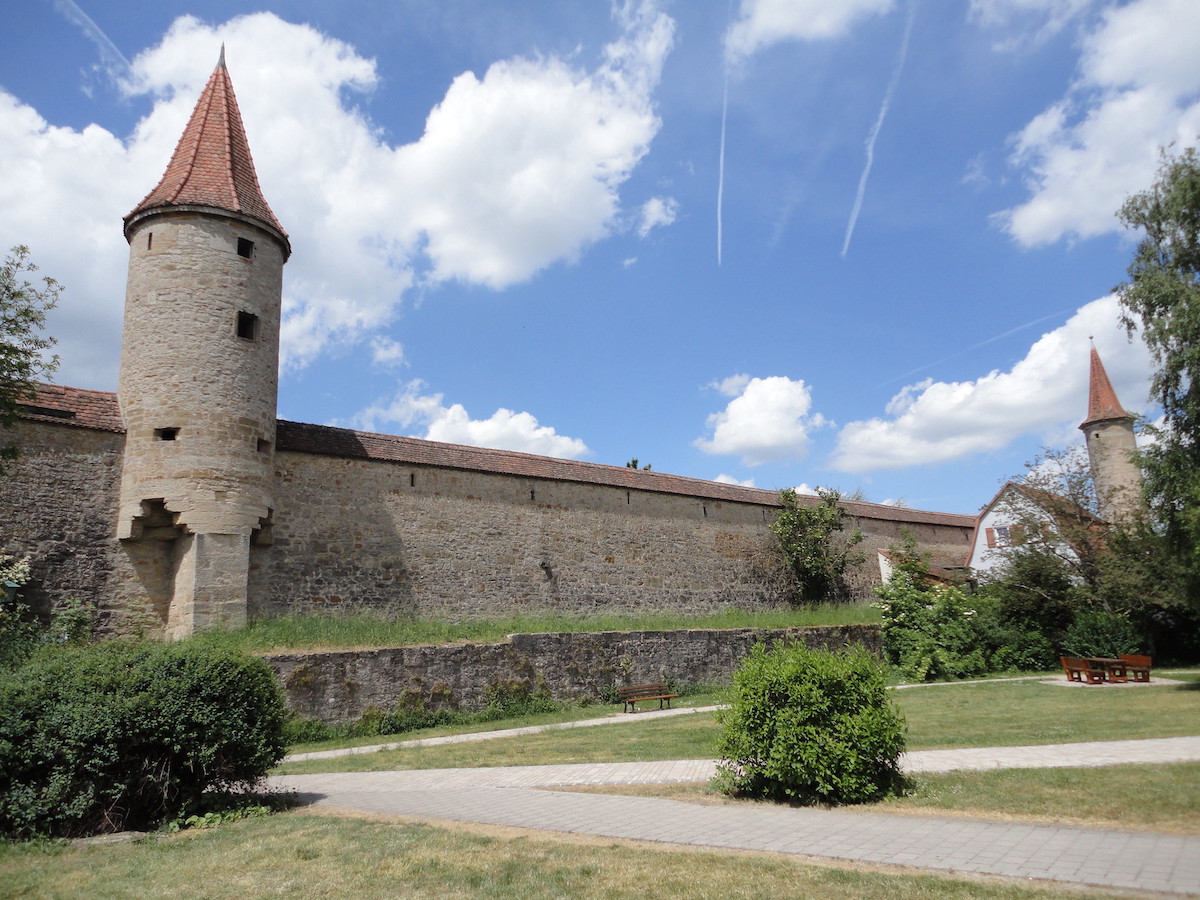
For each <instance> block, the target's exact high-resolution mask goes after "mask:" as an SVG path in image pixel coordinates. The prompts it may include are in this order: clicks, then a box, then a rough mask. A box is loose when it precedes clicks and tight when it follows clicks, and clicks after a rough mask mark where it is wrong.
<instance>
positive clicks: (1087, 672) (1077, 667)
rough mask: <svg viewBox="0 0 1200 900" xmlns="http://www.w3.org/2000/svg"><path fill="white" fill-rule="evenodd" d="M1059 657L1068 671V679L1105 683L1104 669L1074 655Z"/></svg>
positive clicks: (1064, 668)
mask: <svg viewBox="0 0 1200 900" xmlns="http://www.w3.org/2000/svg"><path fill="white" fill-rule="evenodd" d="M1059 659H1061V660H1062V667H1063V671H1064V672H1066V673H1067V681H1078V682H1080V683H1083V682H1084V681H1086V682H1087V683H1088V684H1104V669H1102V668H1100V667H1098V666H1095V665H1093V664H1092V663H1090V662H1088V661H1087V660H1086V659H1079V658H1078V657H1074V656H1061V657H1059Z"/></svg>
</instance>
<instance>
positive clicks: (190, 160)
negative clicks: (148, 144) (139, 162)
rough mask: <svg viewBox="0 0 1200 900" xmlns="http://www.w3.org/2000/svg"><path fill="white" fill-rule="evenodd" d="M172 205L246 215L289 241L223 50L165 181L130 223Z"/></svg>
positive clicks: (127, 220)
mask: <svg viewBox="0 0 1200 900" xmlns="http://www.w3.org/2000/svg"><path fill="white" fill-rule="evenodd" d="M171 206H208V207H213V208H215V209H224V210H228V211H230V212H236V213H242V214H243V215H246V216H251V217H253V218H255V219H259V220H260V221H262V222H265V223H266V224H268V225H270V226H271V227H272V228H274V229H275V230H276V231H278V232H279V233H280V235H282V236H283V237H284V239H285V241H286V238H287V233H286V232H285V231H284V230H283V226H282V225H280V224H279V220H278V219H276V218H275V213H273V212H271V207H270V206H268V205H267V200H266V198H265V197H263V193H262V189H261V188H260V187H259V186H258V175H257V174H256V173H255V171H254V160H253V159H252V158H251V156H250V144H249V142H248V141H247V140H246V130H245V128H244V127H243V126H242V115H241V113H240V112H239V111H238V105H237V98H236V97H234V95H233V82H232V81H230V79H229V70H228V69H226V68H225V49H224V48H223V47H222V48H221V59H220V61H219V62H218V63H217V67H216V68H215V69H214V70H213V73H212V75H211V76H209V79H208V84H207V85H205V87H204V92H203V93H202V94H201V95H200V99H199V100H198V101H197V102H196V108H195V109H194V110H193V111H192V117H191V119H189V120H188V124H187V128H185V129H184V132H183V136H182V137H181V138H180V139H179V144H178V145H177V146H176V147H175V153H174V155H172V156H171V161H170V163H168V164H167V170H166V172H164V173H163V177H162V180H161V181H159V183H158V186H157V187H155V188H154V190H152V191H151V192H150V193H149V194H147V195H146V197H145V199H143V200H142V202H141V203H139V204H138V205H137V206H135V207H134V208H133V211H132V212H130V213H129V215H127V216H126V217H125V222H126V224H128V223H129V221H130V219H132V218H133V217H134V216H136V215H137V214H138V213H142V212H145V211H147V210H151V209H157V208H160V207H171Z"/></svg>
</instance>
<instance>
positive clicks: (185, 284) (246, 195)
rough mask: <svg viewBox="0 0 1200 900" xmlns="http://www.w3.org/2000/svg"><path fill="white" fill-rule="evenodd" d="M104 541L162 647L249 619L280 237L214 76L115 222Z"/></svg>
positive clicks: (265, 476)
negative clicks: (109, 522)
mask: <svg viewBox="0 0 1200 900" xmlns="http://www.w3.org/2000/svg"><path fill="white" fill-rule="evenodd" d="M124 221H125V238H126V240H127V241H128V242H129V276H128V282H127V287H126V295H125V324H124V336H123V342H122V347H121V371H120V384H119V388H118V399H119V402H120V407H121V415H122V417H123V418H124V422H125V427H126V442H125V455H124V463H123V470H122V477H121V498H120V510H119V519H118V533H117V536H118V537H119V538H120V539H122V540H123V541H124V546H125V548H126V551H127V552H128V555H129V557H130V559H131V561H132V563H133V565H134V567H135V569H136V571H137V573H138V576H139V581H140V583H141V584H142V585H143V586H144V587H145V588H146V599H148V600H149V601H150V603H151V604H152V605H153V606H154V608H155V610H156V612H157V614H158V615H159V617H160V619H162V620H163V621H164V622H165V625H166V631H167V634H168V636H170V637H184V636H186V635H189V634H191V633H192V632H193V631H196V630H200V629H203V628H206V627H210V626H219V625H231V626H232V625H237V624H240V623H244V622H245V620H246V603H247V580H248V578H247V576H248V573H249V566H250V555H251V552H252V550H251V547H252V546H253V545H259V544H264V543H269V540H270V527H271V517H272V514H273V507H274V499H273V491H274V485H273V481H274V459H273V458H274V450H275V402H276V391H277V386H278V384H277V382H278V366H279V323H280V304H281V292H282V281H283V264H284V263H285V262H286V261H287V258H288V256H289V254H290V253H291V246H290V244H289V242H288V237H287V233H286V232H285V231H284V230H283V228H282V226H281V225H280V224H279V221H278V220H277V219H276V218H275V214H274V213H272V212H271V208H270V207H269V206H268V205H267V201H266V200H265V199H264V197H263V195H262V191H261V189H260V188H259V185H258V177H257V175H256V174H255V172H254V162H253V160H252V159H251V157H250V147H249V145H248V143H247V141H246V134H245V131H244V129H243V127H242V119H241V114H240V113H239V112H238V106H237V100H236V99H235V98H234V94H233V85H232V83H231V82H230V79H229V72H228V70H227V69H226V67H225V50H224V48H222V49H221V58H220V60H219V62H218V63H217V67H216V69H215V70H214V71H213V73H212V76H211V77H210V78H209V80H208V84H207V85H206V86H205V88H204V92H203V93H202V94H201V96H200V99H199V101H198V102H197V104H196V108H195V110H194V111H193V112H192V116H191V119H190V120H189V121H188V124H187V128H186V129H185V130H184V133H183V137H182V138H181V139H180V141H179V145H178V146H177V147H176V148H175V153H174V155H173V156H172V157H171V161H170V163H169V164H168V166H167V170H166V172H165V174H164V175H163V177H162V180H161V181H160V182H159V183H158V186H157V187H155V188H154V190H152V191H151V192H150V193H149V194H148V195H147V196H146V198H145V199H144V200H142V202H141V203H139V204H138V205H137V206H136V207H135V208H134V210H133V211H132V212H131V213H129V215H127V216H126V217H125V220H124Z"/></svg>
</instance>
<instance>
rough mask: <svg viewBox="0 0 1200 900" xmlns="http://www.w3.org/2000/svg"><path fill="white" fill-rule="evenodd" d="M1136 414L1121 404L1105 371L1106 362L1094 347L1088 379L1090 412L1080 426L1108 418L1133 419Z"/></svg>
mask: <svg viewBox="0 0 1200 900" xmlns="http://www.w3.org/2000/svg"><path fill="white" fill-rule="evenodd" d="M1132 418H1134V414H1133V413H1131V412H1129V411H1128V410H1126V409H1125V408H1123V407H1122V406H1121V403H1120V401H1119V400H1117V392H1116V391H1114V390H1113V386H1112V382H1111V381H1109V380H1108V373H1107V372H1106V371H1104V363H1102V362H1101V361H1100V354H1099V353H1097V352H1096V348H1095V347H1093V348H1092V371H1091V376H1090V378H1089V380H1088V412H1087V418H1086V419H1084V420H1083V424H1082V425H1080V426H1079V427H1080V428H1083V427H1086V426H1088V425H1091V424H1092V423H1093V422H1103V421H1105V420H1107V419H1132Z"/></svg>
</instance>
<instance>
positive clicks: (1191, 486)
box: [1117, 147, 1200, 603]
mask: <svg viewBox="0 0 1200 900" xmlns="http://www.w3.org/2000/svg"><path fill="white" fill-rule="evenodd" d="M1118 215H1119V216H1120V219H1121V221H1122V222H1123V223H1124V224H1125V226H1126V227H1128V228H1140V229H1142V231H1143V232H1144V235H1145V236H1144V238H1143V239H1142V241H1141V243H1140V244H1139V245H1138V248H1137V252H1136V253H1135V254H1134V258H1133V262H1132V263H1131V264H1130V266H1129V281H1127V282H1125V283H1124V284H1121V285H1119V286H1118V287H1117V291H1118V294H1119V297H1120V302H1121V307H1122V316H1121V318H1122V323H1123V324H1124V325H1125V327H1126V328H1127V329H1128V330H1129V332H1130V334H1132V333H1133V332H1134V331H1140V332H1141V335H1142V337H1143V339H1144V340H1145V341H1146V344H1147V346H1149V348H1150V352H1151V353H1152V354H1153V356H1154V360H1155V362H1156V363H1157V366H1158V367H1157V370H1156V371H1155V373H1154V379H1153V382H1152V384H1151V390H1152V392H1153V394H1154V397H1155V399H1156V400H1157V401H1158V403H1159V404H1160V405H1161V406H1162V409H1163V412H1164V414H1165V425H1164V426H1163V427H1162V428H1160V429H1157V430H1156V433H1157V437H1158V441H1157V443H1156V444H1154V445H1153V446H1151V447H1149V448H1147V449H1146V450H1145V451H1144V453H1143V465H1144V468H1145V471H1146V488H1147V500H1148V501H1149V503H1150V505H1151V507H1152V509H1153V511H1154V513H1155V515H1156V517H1157V518H1158V519H1159V520H1160V521H1161V523H1162V524H1163V525H1164V526H1165V533H1166V536H1167V539H1168V541H1169V543H1170V546H1171V547H1172V548H1173V550H1174V552H1176V553H1177V554H1178V555H1179V556H1180V558H1181V559H1182V560H1183V563H1184V565H1185V567H1186V569H1187V572H1188V575H1189V580H1190V583H1191V590H1190V593H1191V600H1192V602H1193V603H1200V156H1198V155H1197V153H1196V150H1195V148H1191V147H1189V148H1187V149H1185V150H1183V151H1182V152H1181V153H1179V154H1177V155H1171V154H1169V153H1167V152H1166V151H1164V152H1163V156H1162V163H1161V165H1160V167H1159V170H1158V180H1157V181H1155V183H1154V184H1153V185H1152V186H1151V187H1150V188H1149V189H1148V190H1146V191H1143V192H1141V193H1139V194H1135V195H1134V196H1132V197H1130V198H1129V199H1128V200H1126V201H1125V204H1124V205H1123V206H1122V207H1121V210H1120V212H1119V213H1118Z"/></svg>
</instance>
